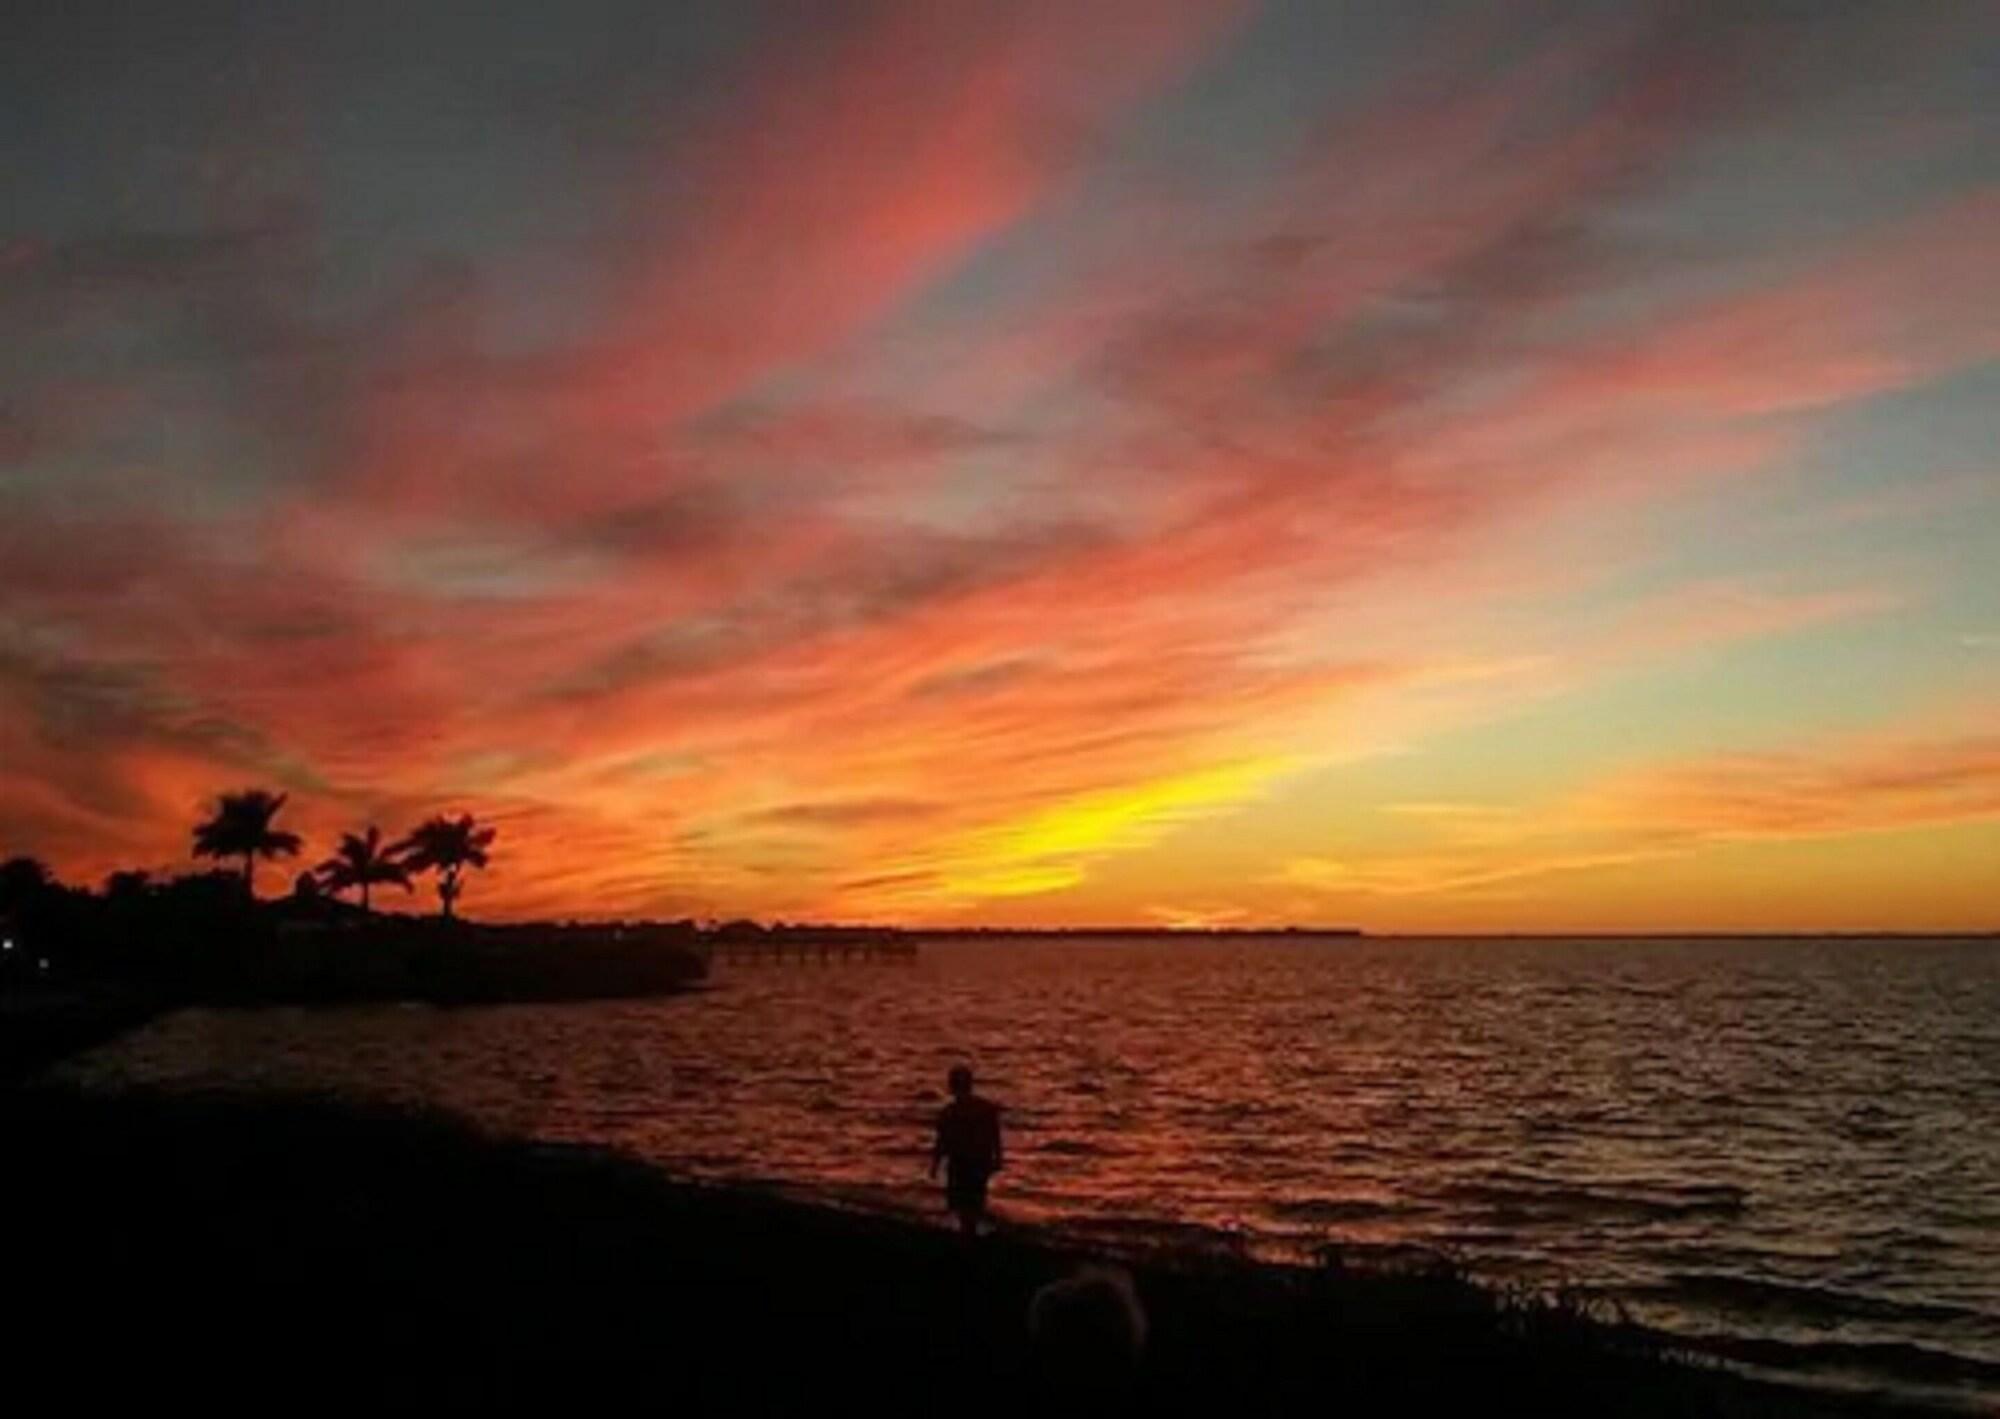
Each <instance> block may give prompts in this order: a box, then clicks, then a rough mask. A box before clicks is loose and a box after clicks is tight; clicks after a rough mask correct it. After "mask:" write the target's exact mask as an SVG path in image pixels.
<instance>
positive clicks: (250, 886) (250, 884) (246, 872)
mask: <svg viewBox="0 0 2000 1419" xmlns="http://www.w3.org/2000/svg"><path fill="white" fill-rule="evenodd" d="M243 895H244V896H246V897H248V898H250V900H251V901H253V902H254V901H256V900H257V854H256V853H254V852H246V853H244V854H243Z"/></svg>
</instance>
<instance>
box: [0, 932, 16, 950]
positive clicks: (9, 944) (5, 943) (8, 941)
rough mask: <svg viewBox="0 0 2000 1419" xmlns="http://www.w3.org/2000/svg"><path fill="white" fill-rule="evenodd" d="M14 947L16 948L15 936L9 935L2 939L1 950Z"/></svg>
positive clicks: (0, 942)
mask: <svg viewBox="0 0 2000 1419" xmlns="http://www.w3.org/2000/svg"><path fill="white" fill-rule="evenodd" d="M13 949H14V938H13V937H11V936H9V937H8V938H7V939H6V940H4V941H0V951H11V950H13Z"/></svg>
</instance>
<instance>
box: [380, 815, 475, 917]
mask: <svg viewBox="0 0 2000 1419" xmlns="http://www.w3.org/2000/svg"><path fill="white" fill-rule="evenodd" d="M495 833H496V830H495V829H493V828H482V827H479V826H478V825H477V824H476V823H474V822H473V819H472V815H471V814H470V813H461V814H460V815H459V816H458V817H456V818H447V817H445V816H444V815H443V814H442V813H440V814H439V815H438V816H437V817H435V818H432V819H429V820H428V821H426V822H424V823H420V824H419V825H418V826H417V827H416V829H415V830H414V831H412V832H411V834H410V835H409V836H408V837H406V838H404V839H403V840H402V841H401V842H399V843H397V844H396V846H395V847H394V848H393V849H392V851H394V852H396V853H398V854H400V855H401V857H402V861H403V866H404V867H405V868H407V869H408V870H409V871H411V872H435V873H437V875H438V900H439V901H440V902H442V903H443V904H444V915H445V919H446V920H450V919H451V917H452V915H453V907H454V906H455V905H456V904H457V902H458V894H459V893H460V892H461V891H463V890H464V888H463V885H462V883H461V882H460V880H459V879H460V877H461V876H462V875H463V873H464V872H465V869H466V868H468V867H484V866H485V865H486V849H487V848H489V847H491V846H492V845H493V839H494V836H495Z"/></svg>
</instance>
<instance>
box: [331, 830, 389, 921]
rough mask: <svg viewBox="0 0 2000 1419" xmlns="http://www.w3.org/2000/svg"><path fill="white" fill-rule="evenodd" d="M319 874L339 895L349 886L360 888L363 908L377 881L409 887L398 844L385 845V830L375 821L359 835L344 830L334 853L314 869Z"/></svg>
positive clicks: (366, 904) (363, 908) (367, 908)
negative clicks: (397, 849) (397, 852)
mask: <svg viewBox="0 0 2000 1419" xmlns="http://www.w3.org/2000/svg"><path fill="white" fill-rule="evenodd" d="M313 870H314V871H315V872H316V873H318V874H319V880H320V885H322V886H323V887H325V888H326V890H327V891H329V892H333V893H335V894H336V895H337V894H339V893H341V892H344V891H346V890H347V889H348V888H349V887H359V888H360V889H361V910H363V911H368V910H369V909H370V908H369V902H368V889H369V888H370V887H372V886H374V885H375V884H376V883H377V882H386V883H389V884H390V885H392V886H397V887H401V888H402V889H403V890H404V891H405V892H407V891H409V890H410V870H409V869H408V868H407V867H405V866H404V865H403V862H402V859H401V858H399V857H397V855H396V849H395V848H385V847H384V846H383V845H382V830H381V829H380V828H378V827H376V826H375V825H374V824H373V823H370V824H369V825H368V831H367V832H366V833H362V834H360V835H358V836H357V835H356V834H354V833H342V834H341V835H340V846H339V847H337V848H335V849H334V853H333V856H332V857H329V858H328V859H327V860H326V861H325V862H322V863H321V864H320V865H319V866H318V867H316V868H314V869H313Z"/></svg>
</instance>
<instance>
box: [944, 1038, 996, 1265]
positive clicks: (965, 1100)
mask: <svg viewBox="0 0 2000 1419" xmlns="http://www.w3.org/2000/svg"><path fill="white" fill-rule="evenodd" d="M946 1082H947V1083H948V1084H949V1086H950V1088H951V1102H950V1103H948V1104H946V1105H945V1106H944V1107H943V1108H942V1109H940V1110H939V1111H938V1120H937V1142H936V1143H935V1144H934V1145H932V1147H931V1176H932V1177H936V1176H937V1170H938V1164H939V1163H940V1162H941V1163H943V1164H944V1202H945V1206H946V1207H949V1208H950V1209H951V1210H952V1211H953V1212H955V1213H957V1214H958V1225H959V1228H960V1230H961V1231H963V1232H964V1233H965V1235H966V1236H968V1237H970V1236H975V1235H977V1233H978V1231H979V1224H980V1222H981V1221H982V1220H983V1219H984V1218H985V1216H986V1184H987V1183H988V1182H989V1181H991V1179H992V1177H993V1175H994V1174H995V1173H997V1172H999V1171H1000V1169H1001V1167H1002V1166H1003V1165H1004V1164H1005V1162H1006V1157H1005V1154H1004V1153H1003V1152H1002V1151H1001V1147H1000V1106H999V1105H998V1104H996V1103H994V1102H993V1101H992V1100H991V1099H982V1098H980V1097H979V1095H977V1094H975V1093H973V1092H972V1071H971V1070H970V1069H967V1068H966V1067H965V1066H964V1065H962V1064H961V1065H957V1066H956V1067H954V1068H953V1069H952V1071H951V1074H950V1075H949V1076H948V1078H947V1080H946Z"/></svg>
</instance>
